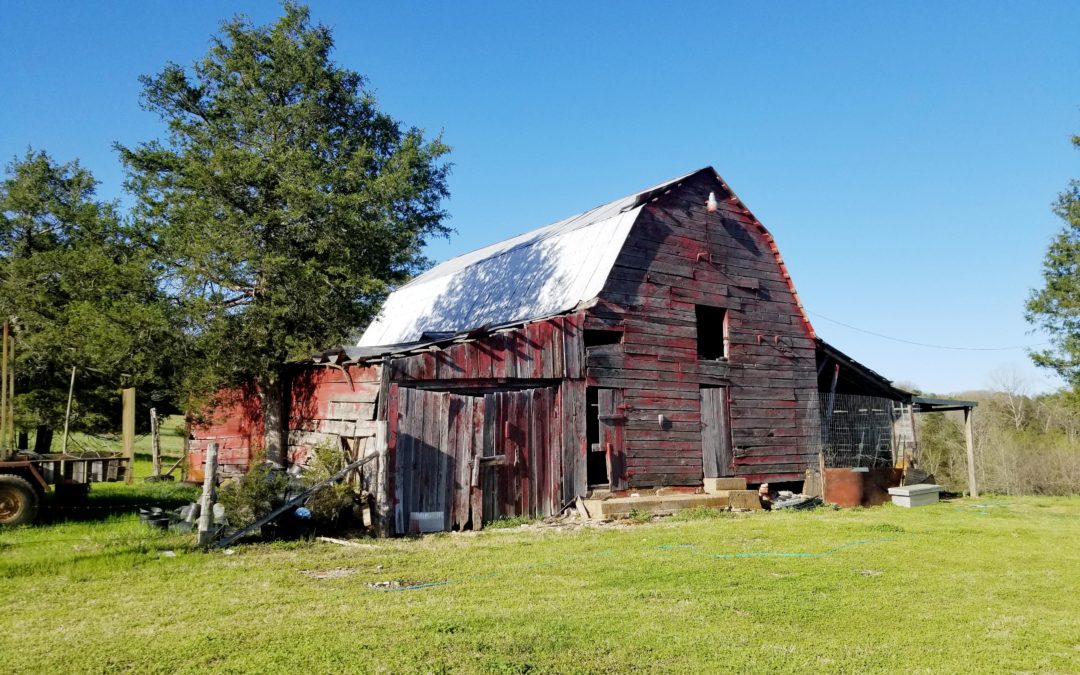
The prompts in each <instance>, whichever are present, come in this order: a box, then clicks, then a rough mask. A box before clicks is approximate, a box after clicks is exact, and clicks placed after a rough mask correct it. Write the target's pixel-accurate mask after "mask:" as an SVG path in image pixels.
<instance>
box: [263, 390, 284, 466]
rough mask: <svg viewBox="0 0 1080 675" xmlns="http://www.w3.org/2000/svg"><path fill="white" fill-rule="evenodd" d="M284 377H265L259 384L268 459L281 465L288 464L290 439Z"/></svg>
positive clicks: (264, 443) (264, 441) (264, 440)
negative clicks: (266, 378) (269, 380)
mask: <svg viewBox="0 0 1080 675" xmlns="http://www.w3.org/2000/svg"><path fill="white" fill-rule="evenodd" d="M283 380H284V377H283V375H282V374H279V375H278V377H276V378H275V379H274V381H273V382H267V381H266V380H265V379H264V380H263V381H262V382H261V383H260V384H259V395H260V396H261V397H262V405H263V425H264V427H263V428H264V436H263V447H264V448H265V449H266V459H267V460H269V461H271V462H273V463H274V464H277V465H278V466H280V467H285V466H288V441H287V440H286V438H287V433H288V430H287V429H286V426H287V424H286V422H285V421H286V420H287V419H288V416H287V413H286V410H285V404H286V400H287V398H288V397H287V396H284V395H283V392H285V391H287V390H288V387H287V385H286V384H285V383H284V381H283Z"/></svg>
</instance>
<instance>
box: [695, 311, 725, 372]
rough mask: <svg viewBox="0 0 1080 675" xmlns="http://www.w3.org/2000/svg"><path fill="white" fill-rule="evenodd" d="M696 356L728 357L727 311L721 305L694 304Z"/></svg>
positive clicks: (713, 358) (703, 357) (708, 357)
mask: <svg viewBox="0 0 1080 675" xmlns="http://www.w3.org/2000/svg"><path fill="white" fill-rule="evenodd" d="M694 315H695V318H696V319H697V352H698V358H700V359H709V360H713V361H715V360H718V359H726V358H727V357H728V343H729V341H730V340H729V337H728V313H727V310H726V309H724V308H723V307H709V306H708V305H695V306H694Z"/></svg>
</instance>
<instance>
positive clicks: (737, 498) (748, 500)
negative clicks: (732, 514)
mask: <svg viewBox="0 0 1080 675" xmlns="http://www.w3.org/2000/svg"><path fill="white" fill-rule="evenodd" d="M728 505H729V506H730V507H731V508H733V509H760V508H761V500H760V499H759V498H758V493H757V490H729V491H728Z"/></svg>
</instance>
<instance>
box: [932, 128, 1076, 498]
mask: <svg viewBox="0 0 1080 675" xmlns="http://www.w3.org/2000/svg"><path fill="white" fill-rule="evenodd" d="M1072 144H1073V146H1074V147H1076V148H1080V136H1073V138H1072ZM1052 208H1053V211H1054V213H1055V214H1056V215H1057V216H1058V217H1059V218H1061V220H1062V222H1063V226H1062V228H1061V230H1060V231H1059V232H1058V233H1057V234H1056V235H1055V236H1054V238H1053V240H1052V241H1051V242H1050V245H1049V247H1048V248H1047V251H1046V257H1045V258H1044V259H1043V270H1042V285H1041V286H1040V287H1039V288H1036V289H1034V290H1033V291H1032V292H1031V295H1030V296H1029V298H1028V300H1027V303H1026V306H1025V317H1026V318H1027V320H1028V322H1029V323H1031V325H1032V326H1033V327H1035V328H1038V329H1040V330H1041V331H1043V333H1045V334H1046V335H1047V336H1048V337H1049V338H1050V345H1049V347H1048V348H1046V349H1043V350H1039V351H1035V352H1033V353H1032V354H1031V358H1032V360H1033V361H1034V363H1035V364H1036V365H1038V366H1040V367H1042V368H1046V369H1047V370H1050V371H1052V372H1054V373H1055V374H1057V375H1058V376H1059V377H1061V378H1062V380H1064V381H1065V383H1066V386H1065V387H1064V388H1063V389H1062V390H1061V391H1058V392H1055V393H1051V394H1042V395H1038V396H1032V395H1030V394H1028V393H1027V392H1026V391H1025V386H1024V383H1023V381H1022V379H1021V378H1019V377H1017V376H1015V375H1008V374H1005V375H999V376H998V377H996V378H995V382H994V385H995V390H994V391H990V392H978V393H972V394H965V395H963V396H964V397H965V398H971V399H975V400H977V401H978V402H979V407H978V410H977V412H976V414H975V417H974V426H975V428H974V441H975V467H976V478H977V480H978V483H979V486H980V489H982V490H986V491H990V492H999V493H1002V494H1080V180H1073V181H1071V182H1070V183H1069V185H1068V187H1067V188H1066V189H1065V190H1064V191H1063V192H1061V193H1060V194H1059V195H1058V198H1057V200H1056V201H1055V202H1054V204H1053V206H1052ZM919 436H920V447H921V455H922V461H923V465H924V468H926V469H927V470H929V471H931V472H933V473H934V475H935V477H936V478H937V480H939V481H941V482H943V483H944V484H946V485H948V486H949V487H951V488H953V489H957V490H959V489H962V487H963V486H964V485H965V484H966V480H967V479H966V471H967V465H966V458H965V445H964V437H963V429H962V427H961V426H960V422H959V420H957V419H955V416H952V417H950V416H948V415H946V414H944V413H936V414H929V415H923V416H921V420H920V425H919Z"/></svg>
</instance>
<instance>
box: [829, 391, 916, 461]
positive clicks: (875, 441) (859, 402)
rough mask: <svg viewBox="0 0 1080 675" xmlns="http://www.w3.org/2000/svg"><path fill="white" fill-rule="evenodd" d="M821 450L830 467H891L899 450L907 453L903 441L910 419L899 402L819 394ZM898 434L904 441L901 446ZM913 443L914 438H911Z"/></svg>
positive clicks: (851, 395)
mask: <svg viewBox="0 0 1080 675" xmlns="http://www.w3.org/2000/svg"><path fill="white" fill-rule="evenodd" d="M818 396H819V411H820V415H819V418H818V423H819V425H820V435H819V438H821V448H822V451H823V453H824V456H825V466H827V467H866V468H874V467H889V466H895V465H896V462H897V451H898V449H899V450H900V452H906V451H907V448H906V447H898V446H901V445H903V446H906V445H907V442H906V441H907V439H906V438H903V437H904V436H905V434H904V433H903V428H904V424H905V422H906V421H907V420H908V418H909V417H910V415H909V413H908V411H907V408H906V406H904V405H903V404H902V403H900V402H898V401H893V400H890V399H887V398H878V397H874V396H860V395H857V394H829V393H820V394H819V395H818ZM898 432H899V434H900V436H901V437H902V438H901V439H899V440H901V441H902V442H900V443H898ZM912 440H913V439H912Z"/></svg>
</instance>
